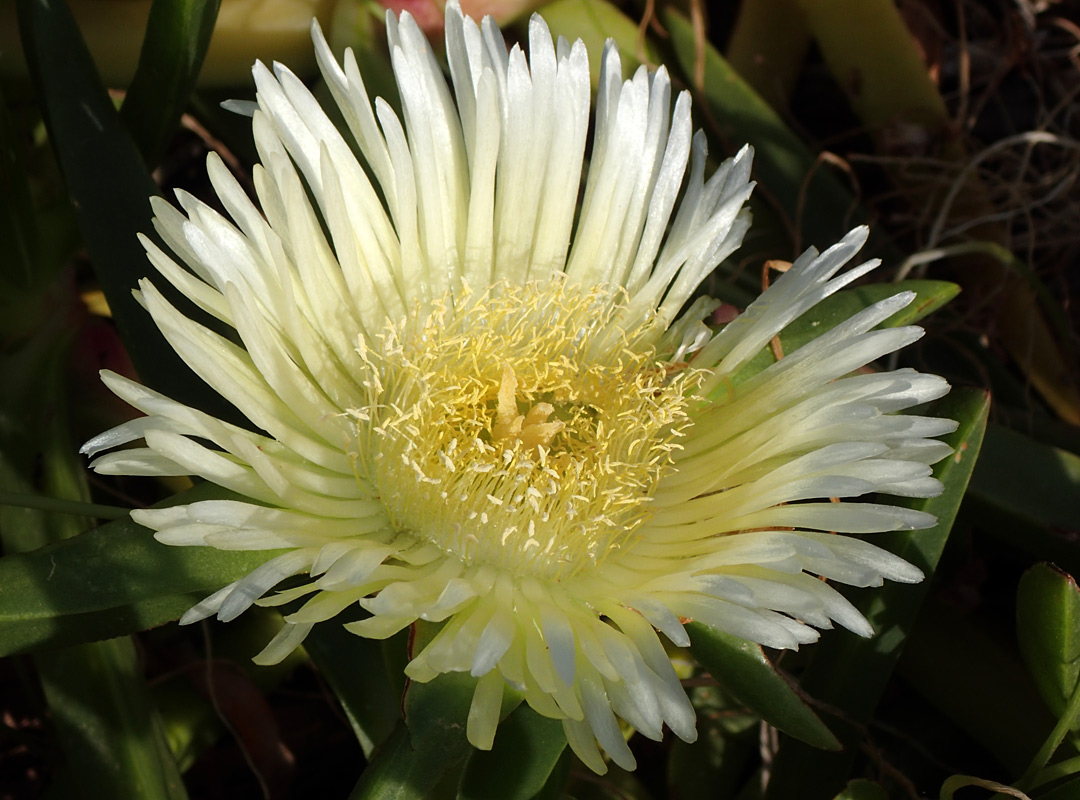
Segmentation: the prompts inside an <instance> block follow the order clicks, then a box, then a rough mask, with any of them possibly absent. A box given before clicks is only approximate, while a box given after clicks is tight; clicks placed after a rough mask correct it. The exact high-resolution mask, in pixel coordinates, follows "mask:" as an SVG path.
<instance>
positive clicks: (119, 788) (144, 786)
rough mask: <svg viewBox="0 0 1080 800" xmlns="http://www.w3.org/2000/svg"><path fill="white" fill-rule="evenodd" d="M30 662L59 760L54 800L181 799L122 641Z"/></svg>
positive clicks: (135, 664) (129, 647) (130, 648)
mask: <svg viewBox="0 0 1080 800" xmlns="http://www.w3.org/2000/svg"><path fill="white" fill-rule="evenodd" d="M35 663H36V664H37V667H38V675H39V677H40V679H41V685H42V689H43V690H44V692H45V697H46V699H47V700H48V703H49V709H50V711H51V715H52V719H53V723H54V724H55V725H56V731H57V735H58V737H59V739H60V743H61V746H62V747H63V750H64V755H65V759H66V762H65V767H64V770H63V771H62V772H61V774H60V776H58V778H57V781H56V783H55V784H54V786H53V787H52V791H53V796H54V797H63V798H65V799H67V800H74V798H85V799H86V800H97V798H105V797H109V798H121V797H122V798H131V800H184V798H186V797H187V792H186V791H185V790H184V784H183V781H182V780H181V778H180V772H179V770H178V769H177V767H176V762H175V761H174V760H173V757H172V754H171V753H170V752H169V746H168V743H167V741H166V738H165V734H164V731H163V728H162V726H161V722H160V720H159V718H158V715H157V712H156V711H155V710H154V708H153V706H152V704H151V702H150V698H149V693H148V690H147V687H146V682H145V680H144V679H143V676H142V667H141V664H140V663H139V658H138V654H137V653H136V650H135V645H134V643H133V642H132V641H131V640H130V639H127V638H119V639H112V640H110V641H107V642H93V643H91V644H84V645H80V646H78V647H70V648H65V649H63V650H58V651H56V652H51V653H41V654H39V655H38V656H36V658H35Z"/></svg>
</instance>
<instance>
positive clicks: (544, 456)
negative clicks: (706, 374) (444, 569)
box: [352, 282, 699, 578]
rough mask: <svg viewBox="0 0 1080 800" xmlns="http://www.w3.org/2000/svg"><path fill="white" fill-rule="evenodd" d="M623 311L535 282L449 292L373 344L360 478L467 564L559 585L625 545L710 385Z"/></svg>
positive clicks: (600, 297) (401, 520)
mask: <svg viewBox="0 0 1080 800" xmlns="http://www.w3.org/2000/svg"><path fill="white" fill-rule="evenodd" d="M623 308H624V306H623V305H622V304H621V303H619V302H616V300H615V299H613V298H612V295H611V293H608V292H604V291H600V290H596V291H590V292H585V291H581V290H571V289H568V288H566V287H564V286H563V284H562V283H561V282H552V283H548V284H544V285H540V284H528V285H526V286H524V287H514V289H513V290H506V289H503V290H501V291H499V292H492V293H489V294H488V295H485V296H483V297H475V296H469V295H468V294H467V293H465V294H464V295H461V294H459V295H458V296H457V297H448V298H445V299H444V300H443V301H441V302H440V303H438V304H436V307H435V310H434V311H432V312H430V313H427V314H424V315H420V314H416V315H414V317H413V318H411V319H407V320H405V321H404V322H402V323H399V324H396V325H392V326H389V327H388V329H387V331H386V333H385V334H384V335H383V336H381V337H380V338H379V341H377V342H374V343H370V344H367V343H362V344H361V347H360V353H361V355H362V356H363V357H364V359H365V361H366V362H367V364H368V366H369V368H370V375H368V376H366V380H365V381H364V383H365V385H366V386H367V387H368V393H369V396H368V398H367V400H368V402H367V404H366V405H365V407H364V408H362V409H360V410H356V411H354V412H352V413H353V414H354V416H355V417H356V420H357V430H358V436H357V439H358V441H357V444H358V455H357V471H358V473H359V474H360V475H361V476H362V477H364V478H365V480H368V481H371V482H372V483H374V484H375V485H376V486H377V487H378V488H379V491H380V493H381V500H382V502H383V503H384V504H385V506H386V508H387V509H388V511H389V513H390V516H391V519H392V520H393V522H394V524H395V525H396V526H398V527H399V528H400V529H401V530H405V531H409V532H412V533H413V534H414V535H416V536H417V537H419V538H421V539H424V540H426V541H428V542H431V543H432V544H435V545H436V546H438V547H439V548H441V549H442V550H444V551H445V552H446V553H448V554H450V555H452V556H454V557H457V558H460V559H461V560H463V561H465V562H466V563H470V564H476V563H485V564H490V565H493V566H496V567H499V568H501V569H507V570H509V571H511V572H514V573H516V574H533V575H539V576H545V577H548V578H563V577H568V576H570V575H573V574H576V573H577V572H579V571H580V570H582V569H586V568H588V567H590V566H594V565H596V564H599V563H600V562H601V561H603V560H604V559H605V558H606V557H607V556H608V555H609V554H610V553H611V552H613V551H615V550H616V549H618V548H619V547H622V546H625V544H626V543H627V542H628V541H630V540H631V539H632V537H633V535H634V531H635V530H636V528H637V527H638V526H639V525H640V523H641V521H642V520H643V519H644V518H645V516H647V510H648V502H649V498H650V497H651V495H652V494H653V492H654V490H655V488H656V485H657V483H658V481H659V480H660V478H661V476H662V475H663V474H664V472H665V471H666V470H667V469H668V468H670V464H671V455H670V454H671V451H672V450H673V449H674V447H675V446H676V445H675V443H674V441H673V440H674V439H675V437H676V436H677V435H678V434H679V432H680V431H681V430H682V429H683V428H685V427H686V426H687V425H689V424H690V423H689V420H688V418H687V416H686V412H685V409H686V406H687V395H688V394H689V393H690V392H691V390H692V389H693V387H694V385H695V384H696V382H697V380H698V377H699V376H697V375H696V374H695V373H693V372H692V371H688V370H674V369H670V368H669V367H668V365H666V364H664V363H662V362H658V361H657V360H656V357H655V356H654V354H653V352H652V350H651V349H650V348H647V347H641V346H640V345H635V342H636V341H637V340H638V339H639V338H640V337H638V336H637V335H636V334H637V333H640V331H624V330H622V329H620V328H619V327H618V326H617V325H616V319H617V318H618V316H619V312H620V311H622V309H623Z"/></svg>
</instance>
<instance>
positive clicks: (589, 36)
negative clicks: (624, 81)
mask: <svg viewBox="0 0 1080 800" xmlns="http://www.w3.org/2000/svg"><path fill="white" fill-rule="evenodd" d="M543 15H544V21H545V22H547V24H548V28H549V29H550V30H551V35H552V38H556V39H557V38H558V37H559V36H565V37H566V39H567V41H570V42H572V41H574V40H575V39H581V40H582V41H583V42H584V43H585V49H586V50H587V51H588V53H589V65H590V67H591V68H590V70H589V75H590V77H591V79H592V85H593V89H594V90H595V89H596V87H597V83H598V81H599V80H600V69H599V66H600V63H601V54H602V53H603V52H604V45H605V44H606V42H607V41H608V40H609V39H612V40H614V41H615V43H616V44H617V45H618V46H619V58H620V61H621V62H622V68H623V77H624V78H629V77H630V76H631V75H633V74H634V70H635V69H637V67H638V65H639V64H641V56H644V57H645V58H646V60H648V61H649V62H650V63H652V64H656V63H659V59H658V57H657V55H656V52H655V51H654V50H653V48H652V47H651V45H650V44H649V42H648V40H642V39H641V38H640V37H639V35H638V24H637V22H636V21H635V20H632V19H630V18H629V17H628V16H626V14H624V13H623V12H622V11H621V10H619V9H618V8H617V7H616V6H614V5H612V4H611V3H609V2H607V0H555V2H552V3H545V4H544V8H543ZM639 42H640V43H641V47H643V48H644V50H643V51H639V46H638V44H639Z"/></svg>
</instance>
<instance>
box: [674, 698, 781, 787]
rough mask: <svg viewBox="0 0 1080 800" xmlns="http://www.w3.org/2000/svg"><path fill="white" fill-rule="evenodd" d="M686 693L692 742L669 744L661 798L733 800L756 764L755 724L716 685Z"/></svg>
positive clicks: (752, 717) (748, 713) (757, 740)
mask: <svg viewBox="0 0 1080 800" xmlns="http://www.w3.org/2000/svg"><path fill="white" fill-rule="evenodd" d="M688 692H689V694H690V703H691V705H693V707H694V710H695V711H696V712H697V732H698V737H697V740H696V741H693V742H684V741H683V740H682V739H679V738H676V737H672V738H671V741H670V748H671V750H670V754H669V755H668V758H667V765H666V767H667V794H668V796H669V797H678V798H679V800H714V798H716V797H735V796H736V795H738V794H739V789H740V787H742V786H743V785H744V784H745V783H746V780H747V775H749V774H751V773H752V772H753V770H754V768H755V767H756V766H757V764H758V758H759V756H760V751H761V718H760V717H759V716H758V715H756V714H754V713H753V712H751V711H748V710H746V708H745V706H744V704H743V703H741V702H740V701H739V700H737V699H735V698H734V697H733V696H732V695H731V694H730V693H729V692H726V691H724V690H723V689H722V688H721V687H720V686H719V685H715V686H710V685H708V684H704V685H697V686H691V687H689V688H688Z"/></svg>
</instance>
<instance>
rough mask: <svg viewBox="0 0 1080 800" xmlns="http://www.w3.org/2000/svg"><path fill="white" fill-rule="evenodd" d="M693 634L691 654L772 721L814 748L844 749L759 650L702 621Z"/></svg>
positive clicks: (691, 629)
mask: <svg viewBox="0 0 1080 800" xmlns="http://www.w3.org/2000/svg"><path fill="white" fill-rule="evenodd" d="M687 631H688V632H689V634H690V652H691V653H693V654H694V657H695V658H696V659H697V660H698V661H699V662H700V663H701V665H702V666H703V667H704V668H705V669H706V671H707V672H708V673H709V674H710V675H712V676H713V678H715V679H716V681H717V682H718V683H719V684H720V685H721V687H723V688H724V689H726V690H728V691H729V692H731V694H733V695H735V697H737V698H738V699H739V700H740V701H742V702H743V703H745V704H746V705H747V706H749V707H750V709H751V710H752V711H754V712H756V713H758V714H760V715H761V717H762V718H763V719H764V720H765V721H766V722H768V723H769V724H771V725H773V726H775V727H777V728H779V729H780V730H782V731H784V732H785V733H787V734H789V735H791V736H794V737H795V738H796V739H800V740H801V741H804V742H806V743H807V744H809V745H812V746H814V747H819V748H821V749H824V750H838V749H840V742H839V741H838V740H837V739H836V737H835V736H834V735H833V734H832V732H831V731H830V730H829V729H828V727H827V726H826V725H825V723H823V722H822V721H821V720H820V719H819V718H818V716H817V714H815V713H814V711H813V709H811V708H810V706H809V705H807V703H806V701H805V700H803V698H802V697H801V696H800V695H799V693H798V692H796V691H795V689H793V688H792V686H791V684H790V683H789V682H788V680H787V679H786V678H785V677H784V676H783V675H781V674H780V673H779V672H778V671H777V670H776V668H775V667H774V666H773V665H772V663H771V662H770V661H769V659H768V658H766V656H765V653H764V652H763V651H762V649H761V647H760V646H759V645H756V644H753V643H751V642H747V641H744V640H743V639H740V638H738V637H737V636H732V635H730V634H727V633H722V632H720V631H716V630H713V629H711V628H708V627H706V626H704V625H702V624H700V623H696V622H694V623H691V624H689V625H688V626H687Z"/></svg>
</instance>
